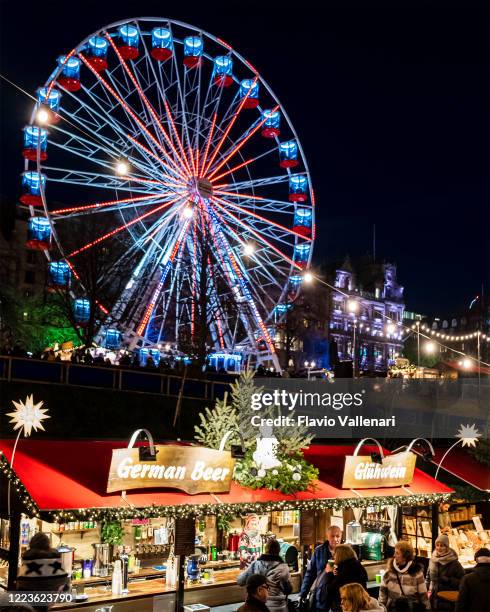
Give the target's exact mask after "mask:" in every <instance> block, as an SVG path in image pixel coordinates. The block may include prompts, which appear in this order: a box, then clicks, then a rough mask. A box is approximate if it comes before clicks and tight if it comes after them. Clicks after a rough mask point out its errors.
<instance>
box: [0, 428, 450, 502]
mask: <svg viewBox="0 0 490 612" xmlns="http://www.w3.org/2000/svg"><path fill="white" fill-rule="evenodd" d="M13 445H14V440H0V452H1V453H3V454H4V456H5V458H6V460H7V462H8V463H9V465H10V461H11V457H12V448H13ZM125 447H127V442H125V441H124V442H122V441H112V440H104V441H87V440H84V441H59V440H42V439H21V440H20V441H19V444H18V446H17V450H16V452H15V459H14V465H13V466H12V469H13V471H14V472H15V474H16V475H17V477H18V478H19V479H20V480H21V482H22V484H23V485H24V487H25V488H26V490H27V492H28V493H29V495H30V497H31V498H32V500H33V501H34V503H35V504H36V505H37V507H38V508H39V510H40V511H57V510H83V509H95V508H97V509H109V508H128V506H133V507H134V508H144V507H149V506H185V505H189V504H192V505H196V506H197V505H201V504H211V505H219V504H247V503H250V504H254V503H271V502H272V503H273V502H280V501H291V502H301V501H309V500H322V499H326V500H329V499H334V500H335V499H337V500H339V499H355V500H356V501H359V500H361V499H366V501H368V500H369V499H370V498H375V497H391V496H402V497H404V496H406V497H409V496H411V495H434V494H445V493H451V492H452V489H450V488H449V487H447V486H446V485H444V484H442V483H441V482H438V481H437V480H435V479H434V478H432V477H431V476H429V475H428V474H425V473H424V472H422V471H421V470H418V469H415V474H414V479H413V482H412V484H410V485H409V486H405V487H389V488H381V489H363V490H357V489H356V490H355V491H354V490H349V489H347V490H346V489H341V488H340V486H341V475H340V472H339V470H340V471H341V470H342V467H343V457H345V456H346V455H350V454H352V453H353V450H354V446H346V445H342V446H312V447H311V448H310V449H308V450H307V451H306V453H305V455H306V458H307V460H308V461H310V462H311V463H313V465H315V466H316V467H318V469H319V471H320V478H319V480H318V481H316V482H315V487H314V490H311V491H303V492H300V493H296V494H294V495H285V494H283V493H281V492H279V491H269V490H267V489H257V490H254V489H249V488H246V487H242V486H241V485H239V484H238V483H236V482H232V485H231V490H230V492H229V493H218V494H209V493H206V494H197V495H189V494H187V493H182V492H178V491H171V490H168V489H167V490H162V489H154V490H150V489H143V490H141V491H137V492H135V491H128V492H127V493H126V495H125V497H124V498H123V497H122V496H121V495H120V494H119V493H106V492H105V491H106V486H107V477H108V473H109V466H110V462H111V457H112V450H113V449H115V448H125ZM366 450H368V449H366ZM368 452H369V451H368Z"/></svg>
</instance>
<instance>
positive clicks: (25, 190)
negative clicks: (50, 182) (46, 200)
mask: <svg viewBox="0 0 490 612" xmlns="http://www.w3.org/2000/svg"><path fill="white" fill-rule="evenodd" d="M41 186H42V189H43V191H44V190H45V189H46V177H45V175H44V174H40V173H39V172H32V171H29V172H23V173H22V195H21V196H20V201H21V202H22V204H25V205H26V206H42V205H43V200H42V197H41Z"/></svg>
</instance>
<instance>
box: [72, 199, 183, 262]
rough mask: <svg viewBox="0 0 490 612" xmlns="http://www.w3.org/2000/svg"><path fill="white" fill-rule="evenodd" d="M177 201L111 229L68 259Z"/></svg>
mask: <svg viewBox="0 0 490 612" xmlns="http://www.w3.org/2000/svg"><path fill="white" fill-rule="evenodd" d="M179 199H181V197H180V196H179V197H177V198H174V199H173V200H170V201H169V202H166V203H165V204H160V206H157V207H156V208H153V209H152V210H149V211H147V212H145V213H143V214H142V215H138V216H137V217H136V218H135V219H132V220H131V221H128V222H127V223H123V225H120V226H119V227H117V228H116V229H113V230H112V231H110V232H107V233H106V234H104V235H103V236H100V237H99V238H96V239H95V240H92V241H91V242H89V243H87V244H85V245H84V246H83V247H80V248H79V249H76V250H75V251H73V252H71V253H70V254H69V255H68V257H75V255H78V254H79V253H82V252H83V251H86V250H87V249H90V248H91V247H93V246H95V245H96V244H100V243H101V242H103V241H104V240H107V238H111V237H112V236H115V235H116V234H118V233H119V232H122V231H123V230H125V229H127V228H128V227H131V226H132V225H134V224H135V223H138V221H142V220H143V219H146V218H147V217H149V216H150V215H153V214H155V213H157V212H159V211H161V210H163V209H164V208H167V207H168V206H171V205H172V204H175V202H177V201H178V200H179Z"/></svg>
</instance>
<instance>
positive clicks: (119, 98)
mask: <svg viewBox="0 0 490 612" xmlns="http://www.w3.org/2000/svg"><path fill="white" fill-rule="evenodd" d="M79 57H80V59H81V60H82V61H83V62H84V64H85V65H86V66H87V67H88V68H89V69H90V70H91V71H92V72H93V73H94V74H95V76H96V78H98V79H99V80H100V82H101V83H102V84H103V85H104V86H105V88H106V89H107V91H109V93H111V95H112V96H113V97H114V98H115V99H116V100H117V101H118V102H119V104H120V105H121V106H122V108H124V110H125V111H126V112H127V113H128V114H129V115H130V116H131V117H132V118H133V119H134V121H135V122H136V123H137V124H138V126H139V128H140V130H141V131H142V132H143V133H145V134H146V135H147V137H148V138H149V139H150V141H151V142H152V143H153V144H154V145H155V146H156V147H157V149H159V150H160V151H161V152H162V153H163V155H164V156H165V157H166V158H167V161H168V162H169V163H170V164H171V165H172V166H174V167H175V169H176V170H177V172H178V173H179V174H181V170H180V168H179V166H178V164H177V162H175V161H174V160H173V159H172V158H171V157H170V156H169V155H168V153H167V151H165V149H164V148H163V147H162V145H161V144H160V143H159V142H158V140H157V139H156V138H155V136H153V134H152V133H151V132H150V131H149V130H148V129H147V128H146V127H145V125H144V124H143V122H142V121H141V119H140V118H139V117H138V116H137V115H136V114H135V113H134V111H133V110H132V109H131V108H130V107H129V106H128V105H127V104H126V102H125V101H124V100H123V99H122V98H121V97H120V96H119V95H118V94H117V92H116V91H115V90H114V89H113V88H112V87H111V85H109V83H108V82H107V81H106V80H105V79H104V78H102V76H101V75H100V74H99V73H98V72H97V71H96V70H94V69H93V68H92V66H91V65H90V63H89V62H88V61H87V60H86V58H85V57H84V55H83V54H82V53H80V54H79ZM172 148H173V149H174V147H173V145H172ZM174 152H175V153H176V151H175V149H174ZM177 157H178V156H177ZM182 178H184V177H182Z"/></svg>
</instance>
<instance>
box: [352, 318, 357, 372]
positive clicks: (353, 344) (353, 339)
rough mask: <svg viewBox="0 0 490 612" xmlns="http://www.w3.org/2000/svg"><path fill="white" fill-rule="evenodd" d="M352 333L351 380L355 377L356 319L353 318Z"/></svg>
mask: <svg viewBox="0 0 490 612" xmlns="http://www.w3.org/2000/svg"><path fill="white" fill-rule="evenodd" d="M353 325H354V327H353V331H352V378H355V377H356V318H355V317H354V322H353Z"/></svg>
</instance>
